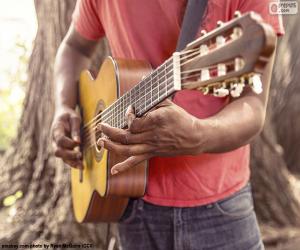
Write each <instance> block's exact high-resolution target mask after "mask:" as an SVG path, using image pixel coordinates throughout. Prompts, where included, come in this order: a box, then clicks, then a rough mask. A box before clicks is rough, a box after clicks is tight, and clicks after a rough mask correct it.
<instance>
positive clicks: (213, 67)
mask: <svg viewBox="0 0 300 250" xmlns="http://www.w3.org/2000/svg"><path fill="white" fill-rule="evenodd" d="M229 65H232V64H229ZM216 67H217V66H215V65H214V66H210V67H206V68H205V69H208V70H212V69H216ZM190 72H191V71H184V72H182V73H181V74H182V75H184V74H187V73H190ZM170 73H171V72H170V71H169V72H168V73H167V74H165V76H167V75H168V74H170ZM200 75H201V69H200V70H199V69H198V70H197V72H195V74H194V75H188V76H186V77H184V76H183V77H182V78H181V79H182V80H185V79H188V78H192V77H200ZM172 77H173V75H171V76H170V77H168V78H167V79H166V80H165V81H169V80H170V79H171V78H172ZM160 79H161V78H160ZM164 83H165V82H162V83H161V84H164ZM170 86H173V85H172V83H171V84H168V85H167V86H166V87H164V88H163V89H162V90H164V89H165V88H169V87H170ZM155 88H160V86H157V87H155ZM155 88H153V89H155ZM148 89H151V86H146V89H145V90H144V91H145V92H146V91H147V90H148ZM147 95H149V93H145V94H144V95H143V96H141V97H140V99H138V100H136V102H139V101H140V100H141V99H143V98H145V97H146V96H147ZM157 95H159V93H157ZM144 100H145V99H144ZM151 103H152V101H151ZM141 106H142V105H141ZM143 106H145V105H143ZM122 113H124V112H123V111H122V110H119V111H118V112H117V113H116V114H111V115H110V116H109V117H105V119H103V118H102V117H101V118H100V119H97V120H96V122H95V123H97V122H99V121H100V120H103V122H106V121H107V120H109V119H110V118H111V117H112V116H116V117H118V116H120V115H122ZM121 119H123V118H121ZM121 124H123V123H121ZM117 125H119V122H117ZM96 128H97V126H95V127H93V128H91V129H89V130H87V131H86V132H87V133H88V135H87V137H86V138H89V137H91V136H89V135H93V133H94V131H93V130H96Z"/></svg>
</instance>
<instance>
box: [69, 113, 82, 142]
mask: <svg viewBox="0 0 300 250" xmlns="http://www.w3.org/2000/svg"><path fill="white" fill-rule="evenodd" d="M80 124H81V119H80V117H79V116H77V115H73V116H71V117H70V125H71V137H72V139H73V140H74V141H76V142H78V143H80Z"/></svg>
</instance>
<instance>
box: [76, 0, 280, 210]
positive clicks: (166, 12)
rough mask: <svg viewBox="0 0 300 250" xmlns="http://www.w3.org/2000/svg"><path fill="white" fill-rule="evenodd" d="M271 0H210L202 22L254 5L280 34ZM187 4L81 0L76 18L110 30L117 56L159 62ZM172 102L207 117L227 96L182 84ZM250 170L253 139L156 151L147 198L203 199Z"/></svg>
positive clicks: (221, 192)
mask: <svg viewBox="0 0 300 250" xmlns="http://www.w3.org/2000/svg"><path fill="white" fill-rule="evenodd" d="M272 1H273V0H272ZM269 2H270V1H269V0H228V1H224V0H209V1H208V7H207V8H208V9H207V13H206V15H205V19H204V22H203V25H202V28H204V29H206V30H207V31H210V30H212V29H214V28H215V27H216V23H217V21H218V20H221V21H229V20H230V19H232V18H233V15H234V12H235V11H236V10H239V11H241V12H242V13H245V12H248V11H256V12H257V13H259V14H261V16H262V17H263V18H264V19H265V20H266V21H267V22H268V23H270V24H271V25H273V27H274V28H275V30H276V31H277V33H278V34H282V33H283V28H282V22H281V19H280V16H274V15H270V14H269ZM185 4H186V0H177V1H174V0H151V1H150V0H122V1H116V0H79V1H78V3H77V6H76V9H75V11H74V14H73V23H74V26H75V28H76V30H77V31H78V32H79V33H80V34H81V35H82V36H83V37H85V38H86V39H89V40H98V39H99V38H101V37H103V36H106V37H107V39H108V42H109V45H110V48H111V51H112V55H113V56H114V57H118V58H129V59H130V58H132V59H142V60H147V61H149V62H150V63H151V64H152V66H153V67H154V68H155V67H157V66H158V65H160V64H161V63H163V62H164V61H165V60H166V59H167V58H169V57H170V56H171V55H172V53H173V52H174V50H175V47H176V42H177V39H178V35H179V32H180V25H181V20H182V17H183V14H184V6H185ZM199 30H200V29H199ZM174 102H175V103H176V104H177V105H179V106H181V107H183V108H184V109H185V110H186V111H187V112H189V113H190V114H192V115H194V116H196V117H198V118H200V119H205V118H207V117H210V116H213V115H214V114H216V113H218V112H219V111H220V110H221V109H222V108H223V107H224V106H225V105H226V104H227V102H228V100H227V99H226V98H217V97H213V96H204V95H202V94H201V93H200V92H198V91H189V90H182V91H179V92H178V93H177V94H176V95H175V97H174ZM249 176H250V170H249V145H246V146H243V147H240V148H238V149H236V150H233V151H231V152H227V153H220V154H201V155H198V156H178V157H166V158H161V157H155V158H152V159H151V160H150V167H149V178H148V186H147V191H146V195H145V196H144V199H145V200H146V201H148V202H151V203H154V204H158V205H163V206H177V207H190V206H196V205H204V204H208V203H211V202H214V201H217V200H219V199H222V198H225V197H226V196H228V195H231V194H233V193H234V192H236V191H238V190H239V189H241V188H242V187H243V186H244V185H245V184H246V183H247V182H248V180H249Z"/></svg>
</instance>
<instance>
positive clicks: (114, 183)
mask: <svg viewBox="0 0 300 250" xmlns="http://www.w3.org/2000/svg"><path fill="white" fill-rule="evenodd" d="M275 44H276V34H275V32H274V30H273V28H272V27H271V26H270V25H268V24H266V23H265V22H264V21H263V19H262V18H261V17H260V16H259V15H257V14H256V13H254V12H249V13H247V14H245V15H243V16H240V13H236V18H235V19H233V20H231V21H230V22H228V23H225V24H222V25H219V26H218V27H217V28H216V29H214V30H212V31H211V32H209V33H207V34H203V35H202V36H201V37H199V38H197V39H196V40H195V41H193V42H191V43H189V44H188V45H187V46H186V48H185V49H184V50H182V51H181V52H175V53H173V54H172V56H171V57H170V58H169V59H167V60H166V61H165V62H164V63H162V64H161V65H160V66H159V67H157V68H156V69H155V70H152V69H151V67H150V65H149V64H148V63H146V62H144V61H138V60H120V59H118V60H115V59H112V58H111V57H109V58H107V59H106V60H105V61H104V63H103V64H102V66H101V69H100V72H99V74H98V76H97V78H95V79H94V78H93V77H92V76H91V74H90V72H89V71H83V72H82V74H81V76H80V83H79V107H80V111H81V115H82V119H83V127H82V130H81V131H82V134H81V138H82V143H81V145H82V148H81V150H82V152H83V164H84V169H83V171H81V170H77V169H72V170H71V171H72V172H71V182H72V198H73V207H74V212H75V217H76V220H77V221H78V222H102V221H103V222H115V221H118V220H119V219H120V217H121V216H122V214H123V213H124V211H125V208H126V206H127V204H128V200H129V198H130V197H141V196H143V195H144V193H145V189H146V184H147V183H146V182H147V162H143V163H141V164H139V165H138V166H136V167H134V168H130V169H129V170H127V171H125V172H121V173H118V174H117V175H114V176H112V175H111V174H110V172H111V168H112V166H114V165H115V164H117V163H119V162H121V161H123V160H125V158H124V157H122V156H120V155H117V154H115V153H108V152H107V151H106V150H104V149H103V148H100V147H99V146H97V145H96V141H97V140H98V138H100V137H101V136H102V135H101V133H100V132H98V131H97V130H96V129H95V128H96V126H97V124H99V123H101V122H106V123H108V124H110V125H111V126H113V127H116V128H121V129H124V128H126V124H127V121H126V119H125V111H126V109H127V108H128V106H130V105H133V106H134V109H135V113H136V115H137V116H138V117H141V116H143V115H145V114H146V113H147V112H148V111H149V110H151V109H152V108H154V107H155V106H156V105H157V104H159V103H160V102H162V101H163V100H165V99H166V98H168V97H169V96H172V95H173V94H175V93H176V92H177V91H180V90H182V89H189V90H194V91H201V92H202V93H203V94H204V95H214V96H216V97H225V96H229V95H230V96H231V97H233V98H237V97H239V96H241V94H242V92H243V89H244V88H246V87H247V88H249V87H250V88H251V89H252V90H253V91H254V93H256V94H260V93H262V91H263V83H262V82H261V79H260V77H261V75H262V74H263V73H264V69H265V66H266V65H267V63H268V61H269V59H270V58H271V56H272V54H273V52H274V49H275Z"/></svg>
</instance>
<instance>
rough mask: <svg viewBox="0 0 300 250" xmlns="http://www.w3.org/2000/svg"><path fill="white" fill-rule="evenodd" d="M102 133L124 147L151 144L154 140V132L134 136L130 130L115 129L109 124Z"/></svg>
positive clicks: (103, 128)
mask: <svg viewBox="0 0 300 250" xmlns="http://www.w3.org/2000/svg"><path fill="white" fill-rule="evenodd" d="M101 131H102V132H103V133H104V134H105V135H106V136H107V137H108V138H109V139H110V140H112V141H114V142H118V143H121V144H124V145H127V144H143V143H147V142H150V141H152V139H153V133H152V131H147V132H143V133H139V134H132V133H130V132H129V131H128V130H124V129H118V128H114V127H111V126H109V125H107V124H103V125H102V128H101ZM100 139H101V138H100ZM100 139H99V140H100Z"/></svg>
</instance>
